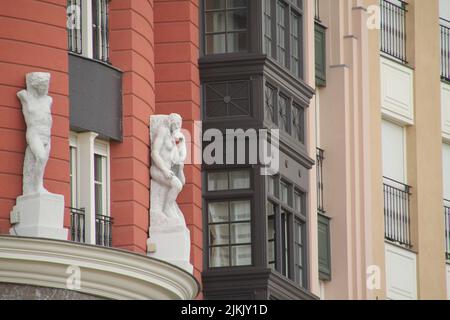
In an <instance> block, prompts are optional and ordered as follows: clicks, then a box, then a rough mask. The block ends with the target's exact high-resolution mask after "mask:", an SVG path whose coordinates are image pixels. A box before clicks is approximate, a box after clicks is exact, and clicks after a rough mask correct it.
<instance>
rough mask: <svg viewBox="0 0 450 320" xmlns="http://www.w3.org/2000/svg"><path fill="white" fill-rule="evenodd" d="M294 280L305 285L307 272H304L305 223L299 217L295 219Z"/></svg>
mask: <svg viewBox="0 0 450 320" xmlns="http://www.w3.org/2000/svg"><path fill="white" fill-rule="evenodd" d="M294 234H295V235H294V254H295V256H294V267H295V269H294V274H295V276H294V278H295V279H294V280H295V282H297V283H298V284H299V285H300V286H301V287H303V286H304V281H305V274H304V270H303V269H304V268H303V266H304V261H303V260H304V249H303V237H304V223H303V222H302V221H300V220H299V219H295V223H294Z"/></svg>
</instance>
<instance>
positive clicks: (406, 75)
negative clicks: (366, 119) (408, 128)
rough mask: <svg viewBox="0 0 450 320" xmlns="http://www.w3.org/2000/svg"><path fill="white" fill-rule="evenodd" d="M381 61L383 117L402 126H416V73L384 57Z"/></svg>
mask: <svg viewBox="0 0 450 320" xmlns="http://www.w3.org/2000/svg"><path fill="white" fill-rule="evenodd" d="M380 60H381V110H382V114H383V117H385V118H387V119H389V120H391V121H395V122H398V123H400V124H402V125H412V124H414V71H413V70H412V69H411V68H408V67H405V66H403V65H401V64H399V63H396V62H393V61H392V60H390V59H386V58H384V57H381V58H380Z"/></svg>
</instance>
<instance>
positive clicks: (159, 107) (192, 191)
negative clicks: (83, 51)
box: [155, 0, 203, 281]
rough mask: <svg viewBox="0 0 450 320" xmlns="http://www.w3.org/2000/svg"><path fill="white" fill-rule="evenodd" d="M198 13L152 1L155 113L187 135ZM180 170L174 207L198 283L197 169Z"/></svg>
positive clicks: (194, 107) (185, 0)
mask: <svg viewBox="0 0 450 320" xmlns="http://www.w3.org/2000/svg"><path fill="white" fill-rule="evenodd" d="M198 12H199V8H198V0H177V1H167V0H155V69H156V112H157V113H161V114H169V113H171V112H176V113H179V114H180V115H181V116H182V117H183V127H184V128H185V129H188V130H189V131H190V132H191V136H193V128H194V121H195V120H200V84H199V83H200V81H199V71H198V52H199V18H198ZM191 151H192V150H191ZM184 171H185V175H186V185H185V187H184V189H183V191H182V193H181V194H180V195H179V197H178V204H179V205H180V208H181V210H182V211H183V213H184V215H185V218H186V223H187V224H188V227H189V230H190V232H191V243H192V246H191V263H192V264H193V265H194V275H195V277H196V278H197V279H198V280H199V281H201V271H202V266H203V254H202V250H203V249H202V210H201V203H202V192H201V191H202V188H201V167H200V165H187V166H186V167H185V170H184Z"/></svg>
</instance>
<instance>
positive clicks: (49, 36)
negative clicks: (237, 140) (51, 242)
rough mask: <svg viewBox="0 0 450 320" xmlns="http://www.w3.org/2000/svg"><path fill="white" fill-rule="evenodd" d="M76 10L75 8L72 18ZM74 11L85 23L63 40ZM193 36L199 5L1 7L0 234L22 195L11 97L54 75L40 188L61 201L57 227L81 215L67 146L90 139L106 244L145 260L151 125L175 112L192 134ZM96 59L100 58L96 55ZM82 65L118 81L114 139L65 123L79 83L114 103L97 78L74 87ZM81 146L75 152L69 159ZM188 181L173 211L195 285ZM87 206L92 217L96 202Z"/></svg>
mask: <svg viewBox="0 0 450 320" xmlns="http://www.w3.org/2000/svg"><path fill="white" fill-rule="evenodd" d="M73 8H75V9H73ZM77 8H81V9H80V10H79V11H77V10H78V9H77ZM105 8H107V12H105ZM74 10H75V11H74ZM74 12H75V14H79V15H80V17H82V19H81V22H80V26H79V27H80V28H78V29H79V30H78V29H77V28H75V29H76V30H75V31H70V27H69V24H70V23H73V21H71V15H72V14H74ZM96 17H99V20H98V21H95V19H96ZM83 19H89V21H83ZM91 19H92V20H91ZM90 22H93V23H94V24H95V22H101V27H103V28H105V27H106V28H107V30H100V31H99V30H97V29H95V28H96V27H95V26H94V27H93V29H89V28H91V27H90V26H88V30H84V27H85V26H86V23H87V24H89V23H90ZM68 27H69V28H68ZM198 28H199V23H198V1H197V0H187V1H153V0H133V1H131V0H120V1H117V0H113V1H104V0H99V1H97V0H94V1H92V3H91V1H86V0H81V1H67V0H52V1H39V0H19V1H15V0H14V1H10V0H8V1H2V3H1V5H0V73H1V74H4V75H5V76H4V77H2V80H1V81H0V234H3V235H7V234H9V230H10V227H11V224H10V212H11V210H12V208H13V207H14V205H15V202H16V198H17V197H18V196H20V195H21V193H22V168H23V160H24V154H25V148H26V141H25V130H26V127H25V122H24V119H23V115H22V110H21V105H20V101H19V100H18V99H17V97H16V93H17V92H18V91H20V90H22V89H23V88H24V87H25V75H26V74H27V73H29V72H36V71H43V72H49V73H50V74H51V82H50V92H49V95H50V96H52V97H53V99H54V102H53V108H52V116H53V127H52V149H51V155H50V159H49V162H48V165H47V169H46V172H45V179H44V180H45V181H44V184H45V186H46V188H47V189H48V190H49V191H50V192H52V193H56V194H61V195H63V196H64V198H65V207H66V209H65V219H64V221H65V223H64V226H65V227H66V228H68V229H69V230H70V228H71V220H72V219H71V211H72V209H71V208H73V207H75V206H77V207H78V209H79V208H80V207H82V205H80V201H81V203H84V202H85V201H87V202H89V200H80V201H78V200H77V199H78V196H80V197H82V194H83V192H84V191H83V190H81V191H80V190H79V189H80V188H81V189H83V187H82V186H81V187H80V186H78V190H73V189H74V187H73V186H71V177H72V170H71V166H72V164H71V161H72V160H73V159H71V152H72V151H71V150H72V144H71V141H72V140H71V137H72V136H76V135H78V134H84V133H85V132H91V133H92V134H93V135H92V137H94V140H95V141H97V140H100V141H101V143H103V144H104V145H105V146H107V149H105V150H107V155H108V156H107V160H106V161H107V162H105V164H106V167H105V168H104V170H105V171H107V176H105V177H106V179H105V180H104V181H102V183H103V182H106V181H107V185H102V186H101V188H105V189H106V191H104V194H105V199H103V201H105V203H103V204H102V205H103V209H104V212H103V214H104V215H106V216H108V219H109V217H110V218H112V219H111V220H112V221H113V222H112V229H111V231H112V234H111V235H110V237H111V238H112V243H110V245H111V246H112V247H114V248H119V249H124V250H128V251H131V252H134V253H138V254H141V255H146V254H147V239H148V237H149V235H148V232H149V208H150V176H149V167H150V138H149V123H150V116H151V115H154V114H170V113H172V112H176V113H179V114H180V115H181V116H182V117H183V120H184V124H183V126H184V128H185V129H187V130H189V131H192V130H193V128H194V122H195V121H196V120H200V88H199V72H198V63H197V61H198V46H199V30H198ZM97 31H98V32H97ZM71 32H72V33H71ZM77 37H78V39H77ZM81 37H83V39H81ZM68 39H69V40H68ZM74 44H75V45H74ZM99 48H100V49H99ZM99 50H103V51H102V53H101V54H99ZM71 59H72V60H71ZM76 59H78V60H76ZM72 61H76V63H75V62H73V63H72ZM80 63H81V64H85V65H86V64H87V66H88V67H87V69H86V70H88V69H89V68H103V69H105V70H106V71H105V74H108V72H109V73H111V72H113V73H114V75H117V76H116V78H117V77H119V76H120V80H121V84H120V87H121V90H120V92H119V94H120V98H121V99H120V102H119V103H118V104H117V105H118V106H116V107H117V108H118V111H117V110H116V111H117V112H119V114H121V117H120V118H119V119H116V120H117V121H116V123H117V124H118V125H117V128H114V130H116V131H118V132H120V135H118V136H117V135H116V136H115V137H113V139H111V136H108V134H105V133H104V132H102V130H99V131H96V129H95V128H93V127H92V126H90V127H89V126H86V127H85V128H83V124H81V125H80V124H79V123H75V124H74V122H76V120H74V121H71V115H72V120H73V118H74V117H76V116H74V114H75V113H76V114H77V115H79V114H80V112H79V111H74V110H75V109H76V108H78V107H79V105H78V104H77V102H76V101H74V100H71V99H70V92H72V93H73V92H81V91H82V90H81V89H80V90H78V89H79V88H78V83H79V82H89V85H90V86H91V87H92V88H97V89H101V90H98V92H94V91H92V92H90V93H89V92H88V95H91V96H92V95H99V96H108V95H111V94H112V95H117V94H118V93H117V92H109V91H108V90H113V88H114V87H108V86H106V87H105V86H104V85H102V84H101V83H100V82H101V81H102V80H101V79H93V78H92V77H91V78H89V75H88V74H86V75H85V77H84V76H82V77H81V79H80V78H78V79H76V80H73V73H72V78H71V72H72V71H73V70H75V69H77V70H79V64H80ZM83 68H85V67H83ZM83 70H84V69H83ZM96 82H99V83H96ZM85 89H86V88H85ZM83 90H84V89H83ZM83 92H84V94H85V93H86V91H83ZM77 94H78V93H77ZM94 100H95V99H94ZM97 107H98V106H96V105H89V110H88V112H87V113H86V114H85V115H84V117H85V118H89V117H90V116H92V112H94V113H95V110H94V111H92V110H93V108H97ZM108 107H109V106H108V104H107V103H104V105H103V106H101V108H102V112H105V113H108ZM99 108H100V107H99ZM91 111H92V112H91ZM93 117H95V116H93ZM88 129H89V130H88ZM78 147H79V146H78V145H76V146H75V145H74V150H75V148H78ZM80 148H81V147H80ZM80 148H78V149H80ZM80 154H81V153H78V156H80ZM95 159H96V158H95ZM77 161H81V162H82V161H83V160H82V159H78V160H77ZM185 175H186V180H187V181H186V186H185V187H184V190H183V191H182V193H181V194H180V196H179V197H178V203H179V206H180V208H181V210H182V211H183V213H184V214H185V217H186V221H187V224H188V228H189V229H190V232H191V242H192V249H191V263H192V265H193V266H194V276H195V277H196V278H197V280H198V281H200V280H201V271H202V213H201V201H202V200H201V168H200V166H199V165H188V166H186V167H185ZM74 176H75V175H74ZM80 179H81V181H82V180H83V179H85V178H84V177H81V178H80ZM97 180H98V179H97ZM97 180H96V181H97ZM80 183H81V182H80ZM81 184H82V183H81ZM95 184H98V183H97V182H95ZM102 192H103V191H102ZM79 193H80V194H81V195H79ZM96 196H97V194H95V195H94V198H95V197H96ZM74 198H77V199H74ZM91 200H92V199H91ZM93 202H95V205H93V206H94V207H95V209H96V208H97V200H96V199H94V200H93ZM106 202H107V203H106ZM93 210H94V209H93ZM105 210H107V212H106V211H105ZM86 214H87V213H86ZM86 219H87V218H86ZM83 232H84V230H83ZM86 232H87V233H88V232H89V230H86ZM97 232H98V230H97ZM70 234H71V232H69V239H68V240H74V239H70V238H71V235H70ZM83 237H84V236H83ZM86 237H87V238H88V236H87V235H86ZM96 237H98V234H97V235H96ZM86 242H88V241H86ZM94 242H95V241H94Z"/></svg>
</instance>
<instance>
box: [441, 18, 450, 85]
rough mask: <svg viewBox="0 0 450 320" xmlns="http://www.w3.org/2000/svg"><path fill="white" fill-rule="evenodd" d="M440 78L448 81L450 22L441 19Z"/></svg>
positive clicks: (449, 73) (449, 75)
mask: <svg viewBox="0 0 450 320" xmlns="http://www.w3.org/2000/svg"><path fill="white" fill-rule="evenodd" d="M440 27H441V78H442V79H443V80H446V81H450V21H449V20H445V19H442V18H441V22H440Z"/></svg>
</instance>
